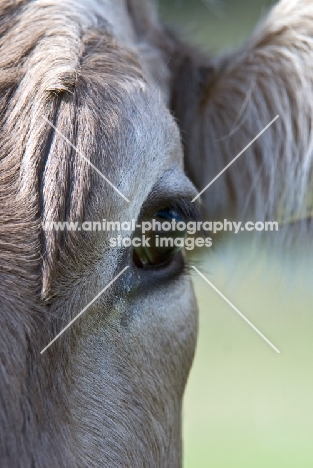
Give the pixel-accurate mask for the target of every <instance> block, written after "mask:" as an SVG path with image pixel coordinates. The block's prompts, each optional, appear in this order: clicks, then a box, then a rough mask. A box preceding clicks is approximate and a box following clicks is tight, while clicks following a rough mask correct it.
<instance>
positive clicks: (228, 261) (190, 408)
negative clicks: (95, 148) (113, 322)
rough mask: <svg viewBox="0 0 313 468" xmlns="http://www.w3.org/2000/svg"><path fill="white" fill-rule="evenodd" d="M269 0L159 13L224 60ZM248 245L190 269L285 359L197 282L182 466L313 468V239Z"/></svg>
mask: <svg viewBox="0 0 313 468" xmlns="http://www.w3.org/2000/svg"><path fill="white" fill-rule="evenodd" d="M270 3H271V2H266V1H250V2H249V1H245V2H244V1H237V0H233V1H224V2H220V1H218V0H215V1H214V0H207V1H205V0H203V1H201V0H193V1H187V0H164V1H163V2H160V13H161V15H162V17H163V18H164V19H165V20H166V21H167V22H168V23H169V24H172V25H174V26H175V27H176V28H177V29H178V30H179V31H180V32H181V34H182V35H183V37H185V38H187V39H189V40H191V41H192V42H194V43H196V44H201V45H202V47H204V48H205V50H207V51H208V52H209V53H218V52H221V51H223V50H229V49H232V48H235V47H236V46H238V45H240V44H241V43H242V42H243V41H244V40H245V39H246V37H247V36H248V35H249V33H250V32H251V31H252V29H253V27H254V25H255V24H256V22H257V21H258V20H259V19H260V18H261V17H262V15H264V14H265V13H266V11H267V9H268V7H269V5H270ZM208 182H209V181H208ZM252 241H253V235H252V234H251V235H250V236H247V235H244V236H243V235H241V234H240V235H238V236H235V235H233V236H229V237H228V238H226V239H224V240H222V241H221V242H220V243H219V244H218V245H217V246H216V247H215V249H214V250H212V251H211V252H210V254H209V255H204V253H203V252H201V253H200V254H199V257H198V258H196V259H195V260H193V259H191V264H196V266H197V267H198V268H199V269H200V270H201V271H202V272H203V273H204V274H205V275H206V276H207V278H208V279H209V280H210V281H211V282H212V283H213V284H214V285H215V286H216V287H217V288H218V289H219V290H220V291H221V292H222V293H223V294H224V295H225V296H226V297H227V298H228V299H229V300H230V301H231V302H232V303H233V304H234V305H235V306H237V308H238V309H239V310H240V311H241V312H242V313H243V314H244V315H246V317H247V318H248V319H250V320H251V322H252V323H253V324H254V325H255V326H256V327H258V328H259V329H260V330H261V331H262V332H263V333H264V335H265V336H266V337H267V338H268V339H269V340H271V341H272V342H273V343H274V344H275V346H276V347H277V348H279V350H280V351H281V353H280V354H277V353H276V352H275V351H274V350H273V349H272V348H271V347H270V346H269V345H268V344H267V343H266V342H265V341H263V340H262V338H260V337H259V336H258V335H257V334H256V332H255V331H254V330H252V329H251V328H250V327H249V326H248V325H247V324H246V323H245V322H244V321H243V320H242V319H241V318H240V317H239V316H238V315H237V314H236V312H234V311H233V310H232V309H231V308H230V306H229V305H228V304H227V303H225V302H224V301H223V299H222V298H220V297H219V296H218V295H217V293H216V292H214V291H213V290H212V289H211V288H210V286H209V285H207V284H206V283H205V282H204V281H203V280H202V279H201V278H199V277H198V276H197V275H196V274H195V275H194V283H195V289H196V294H197V298H198V303H199V308H200V335H199V341H198V346H197V352H196V358H195V362H194V366H193V368H192V371H191V375H190V380H189V383H188V386H187V391H186V396H185V404H184V413H183V419H184V467H185V468H237V467H238V468H312V467H313V363H312V360H313V359H312V358H313V339H312V337H313V267H312V265H313V248H312V241H311V240H310V239H307V241H306V242H305V241H304V240H301V242H300V243H299V244H300V245H298V246H297V247H296V246H293V247H291V248H289V249H288V250H287V248H286V250H285V251H284V252H283V254H278V253H277V251H276V249H274V248H272V249H271V248H269V249H266V248H265V246H264V245H263V244H260V243H259V244H253V243H252ZM194 262H196V263H194Z"/></svg>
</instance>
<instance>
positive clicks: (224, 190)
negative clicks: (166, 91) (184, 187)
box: [172, 0, 313, 222]
mask: <svg viewBox="0 0 313 468" xmlns="http://www.w3.org/2000/svg"><path fill="white" fill-rule="evenodd" d="M205 62H206V64H205ZM172 72H173V80H172V110H173V113H174V115H175V116H176V118H177V120H178V123H179V125H180V127H181V132H182V139H183V142H184V146H185V158H186V171H187V173H188V175H189V176H190V177H191V179H192V180H193V182H194V183H195V184H196V186H197V187H198V188H199V190H201V189H203V188H204V187H205V186H206V185H207V184H208V183H209V182H210V181H211V180H212V179H213V178H214V177H215V176H216V175H217V174H219V172H220V171H222V170H223V169H224V168H225V166H226V165H227V164H228V163H230V161H232V159H233V158H235V156H237V155H238V154H239V153H240V152H241V151H242V150H243V149H244V148H245V147H246V146H247V145H248V144H249V143H250V142H251V141H252V140H253V139H254V138H255V137H256V136H257V135H258V134H259V133H260V132H261V131H262V130H263V129H264V128H265V127H266V126H267V125H268V124H269V123H270V122H271V121H272V120H273V119H274V118H275V117H276V116H277V115H279V118H278V119H277V120H276V121H275V122H273V124H272V125H271V126H270V127H269V128H268V129H267V130H266V131H265V132H264V134H263V135H262V136H260V137H259V138H258V139H257V140H256V141H255V142H254V143H253V144H252V145H251V146H250V147H249V148H248V149H247V150H246V151H245V152H244V153H243V154H242V156H240V157H239V158H238V160H237V161H236V162H235V163H234V164H233V165H232V166H231V167H230V168H229V169H227V171H225V173H224V174H223V175H221V177H219V179H218V180H217V181H216V182H215V183H214V184H213V185H212V186H211V187H210V188H209V189H208V190H206V191H205V192H204V193H203V195H202V197H201V198H202V200H203V201H204V203H205V206H206V209H207V211H208V213H209V215H211V216H217V215H218V216H219V217H221V216H224V215H226V214H230V212H233V211H232V210H233V209H234V210H235V212H236V215H237V216H238V215H241V216H244V215H246V216H247V215H248V214H249V216H252V214H253V215H254V216H253V217H258V219H259V220H262V219H271V220H277V219H279V220H281V221H284V222H289V221H294V220H295V219H297V220H298V219H304V218H308V217H309V215H310V212H311V210H312V200H311V199H312V196H311V197H310V195H309V193H310V190H311V191H312V182H313V158H312V151H313V132H312V128H313V86H312V84H313V78H312V77H313V3H312V2H310V1H308V0H282V1H281V2H279V3H278V4H277V5H276V6H275V7H274V8H273V9H272V10H271V11H270V13H269V15H268V17H267V18H266V19H265V21H263V22H262V23H261V24H260V25H259V26H258V27H257V29H256V31H255V32H254V34H253V35H252V36H251V37H250V38H249V40H248V41H247V42H246V44H245V46H244V47H243V48H242V49H240V50H239V51H237V52H236V53H234V54H232V55H227V56H224V57H222V58H219V59H214V60H210V59H206V60H204V59H203V58H202V57H201V56H199V55H198V54H197V53H196V52H195V51H193V50H190V49H186V47H184V46H183V45H181V44H178V43H177V53H176V62H175V64H174V66H173V70H172ZM310 200H311V201H310Z"/></svg>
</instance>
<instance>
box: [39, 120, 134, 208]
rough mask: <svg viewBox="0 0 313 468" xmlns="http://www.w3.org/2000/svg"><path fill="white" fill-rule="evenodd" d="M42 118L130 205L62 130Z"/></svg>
mask: <svg viewBox="0 0 313 468" xmlns="http://www.w3.org/2000/svg"><path fill="white" fill-rule="evenodd" d="M42 118H43V119H44V120H45V121H46V122H47V123H48V124H49V125H50V127H52V128H53V129H54V130H55V131H56V132H57V133H58V135H60V136H61V137H62V138H63V140H65V141H66V142H67V143H68V144H69V145H70V146H71V147H72V148H73V149H74V150H75V151H76V153H77V154H79V156H81V157H82V158H83V159H84V160H85V161H86V162H87V163H88V164H90V166H91V167H92V168H93V169H94V170H95V171H96V172H97V173H98V174H99V175H100V176H101V177H102V178H103V179H104V180H105V181H106V182H107V183H108V184H109V185H111V187H112V188H113V189H114V190H115V191H116V192H117V193H118V194H119V195H120V196H121V197H123V198H124V200H125V201H127V202H128V203H129V202H130V201H129V200H128V198H126V197H125V195H123V194H122V192H120V190H119V189H118V188H117V187H116V186H115V185H114V184H112V182H111V181H110V180H109V179H107V178H106V177H105V175H104V174H102V172H101V171H99V169H98V168H97V167H96V166H94V165H93V164H92V162H91V161H90V160H89V159H88V158H86V156H84V155H83V153H81V152H80V151H79V150H78V149H77V148H76V146H75V145H73V143H71V142H70V140H69V139H68V138H66V136H64V135H63V133H62V132H60V130H58V129H57V128H56V127H55V126H54V125H53V123H52V122H50V120H49V119H47V118H46V117H44V116H43V117H42Z"/></svg>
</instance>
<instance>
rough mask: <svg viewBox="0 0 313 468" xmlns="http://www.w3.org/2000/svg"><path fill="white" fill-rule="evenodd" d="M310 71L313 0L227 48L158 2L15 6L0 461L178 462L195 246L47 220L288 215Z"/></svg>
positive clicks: (6, 125)
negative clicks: (174, 23) (116, 243)
mask: <svg viewBox="0 0 313 468" xmlns="http://www.w3.org/2000/svg"><path fill="white" fill-rule="evenodd" d="M312 68H313V3H312V2H311V1H309V0H282V1H280V2H279V3H278V4H277V5H275V6H274V7H273V8H272V10H271V11H270V12H269V14H268V16H267V17H266V18H265V19H264V20H263V21H262V22H261V23H260V24H259V25H258V26H257V28H256V30H255V31H254V32H253V34H252V35H251V37H250V38H249V39H248V40H247V42H246V43H245V44H244V45H243V46H242V47H241V48H240V49H239V50H238V51H236V52H234V53H232V54H225V55H223V56H222V57H218V58H214V57H207V56H206V55H205V54H203V52H201V51H199V50H197V49H196V48H194V47H193V46H191V45H189V44H186V43H185V42H184V41H182V40H181V39H180V38H179V37H178V36H177V34H176V33H173V32H172V31H171V30H169V29H168V28H167V27H165V26H164V25H163V24H162V22H161V21H160V20H159V18H158V15H157V9H156V7H155V5H154V4H153V3H151V2H149V1H148V0H81V1H79V0H67V1H64V0H32V1H28V0H2V1H0V128H1V132H0V168H1V170H0V214H1V225H0V258H1V263H0V297H1V328H0V341H1V347H0V356H1V360H0V434H1V437H0V460H1V463H0V464H1V467H3V468H19V467H21V468H22V467H23V468H28V467H29V468H37V467H38V468H48V467H66V468H68V467H86V466H88V467H119V468H122V467H123V468H125V467H129V468H137V467H138V468H139V467H145V468H146V467H149V468H152V467H158V468H178V467H180V466H181V465H182V442H181V407H182V398H183V393H184V388H185V385H186V381H187V378H188V373H189V370H190V367H191V364H192V361H193V356H194V350H195V345H196V337H197V305H196V300H195V296H194V292H193V288H192V284H191V279H190V274H189V270H188V266H187V262H186V258H185V254H184V252H183V250H179V251H178V250H177V249H174V250H172V249H170V248H169V249H165V250H163V251H162V252H160V251H156V250H155V248H154V247H153V246H152V248H151V250H149V249H148V250H147V249H146V250H142V249H141V250H140V249H135V248H131V247H130V248H127V247H123V246H120V247H114V248H112V247H110V244H109V240H110V233H109V232H108V231H107V230H102V231H97V232H89V231H84V232H78V231H75V232H69V231H60V230H59V231H57V230H55V229H52V230H45V229H43V225H44V223H47V222H50V221H55V220H57V221H59V220H61V221H72V220H76V221H80V222H83V221H84V220H111V221H115V222H121V223H122V222H124V221H127V220H132V219H134V220H136V221H138V222H140V221H149V220H151V219H152V218H153V217H154V216H155V215H156V214H157V215H158V216H159V217H163V218H164V217H165V218H166V219H170V220H173V219H175V220H180V221H183V220H185V221H186V222H187V221H195V220H198V219H199V212H202V213H204V212H205V213H206V216H209V217H210V218H214V217H216V216H220V217H224V216H228V215H229V216H244V215H245V216H248V215H249V216H254V217H255V218H258V219H277V218H278V217H279V216H281V215H282V214H283V217H284V218H285V220H287V221H288V219H292V217H294V216H296V215H297V214H298V213H302V212H303V207H304V205H305V204H306V203H307V202H306V194H307V193H308V192H309V189H310V180H311V179H312V144H313V138H312V116H313V112H312V110H313V93H312V80H313V78H312V77H313V70H312ZM276 116H279V118H277V119H276V120H275V122H273V124H272V125H271V126H270V127H269V128H268V129H267V130H266V132H265V133H264V134H263V135H262V136H260V138H259V139H258V140H257V141H255V142H254V144H252V145H251V146H250V147H249V148H247V150H246V153H245V155H244V157H243V158H242V159H239V160H237V161H236V162H235V163H234V164H232V165H231V166H230V167H229V169H228V170H227V171H226V172H225V173H224V174H223V175H222V176H221V177H219V179H218V180H217V181H216V183H215V184H213V185H212V187H211V188H210V190H206V191H204V192H203V193H202V195H201V197H200V200H201V206H200V207H199V204H198V201H199V198H198V200H197V201H193V200H194V199H195V198H197V195H198V193H199V190H202V189H203V188H205V187H206V185H207V184H208V183H209V182H210V180H211V179H213V178H214V177H215V176H216V174H218V173H220V171H222V170H223V168H224V167H225V166H227V165H228V164H229V163H230V162H231V160H232V159H233V158H234V157H235V156H236V155H237V154H239V152H240V151H241V150H242V149H243V148H244V147H245V146H246V145H248V144H249V143H250V142H251V140H252V139H254V138H255V137H256V135H258V134H259V133H260V132H261V131H262V130H263V129H264V128H265V127H266V126H267V125H268V124H269V123H270V122H272V121H273V119H275V118H276ZM304 224H305V225H306V223H304ZM173 235H174V234H173ZM100 292H103V293H102V294H99V293H100ZM94 299H96V300H94ZM87 305H90V306H89V307H88V310H86V311H85V313H84V314H83V315H81V316H80V317H79V318H78V319H77V320H76V321H75V323H73V324H72V326H71V327H68V328H67V329H66V330H65V331H64V333H62V334H61V335H60V336H59V337H58V339H56V340H55V341H54V342H53V343H52V344H51V346H49V347H48V348H47V345H48V344H49V343H51V341H52V340H53V339H54V338H55V337H57V336H58V335H59V334H60V332H61V330H63V329H64V327H66V326H67V325H68V324H70V323H71V321H73V320H74V319H75V317H77V314H78V313H79V312H80V311H84V309H85V308H86V307H87ZM42 350H45V352H41V351H42Z"/></svg>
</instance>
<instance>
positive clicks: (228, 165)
mask: <svg viewBox="0 0 313 468" xmlns="http://www.w3.org/2000/svg"><path fill="white" fill-rule="evenodd" d="M278 118H279V115H276V117H275V119H273V120H272V121H271V122H270V123H269V124H268V125H266V127H265V128H263V130H262V132H260V133H259V134H258V135H257V136H256V137H255V138H253V140H252V141H250V143H249V144H248V145H247V146H246V147H245V148H244V149H243V150H242V151H241V152H240V153H239V154H237V156H236V157H235V158H234V159H233V160H232V161H231V162H230V163H229V164H227V166H226V167H224V169H223V170H222V171H221V172H220V173H219V174H217V176H216V177H214V179H213V180H211V182H210V183H209V184H208V185H206V186H205V187H204V189H203V190H201V192H200V193H198V195H197V196H196V197H195V198H194V199H193V200H191V201H192V203H193V202H195V201H196V200H197V199H198V198H199V197H200V196H201V195H202V194H203V192H205V191H206V190H207V189H208V188H209V187H210V186H211V185H212V184H214V182H215V181H216V180H217V179H218V178H219V177H220V176H221V175H222V174H223V173H224V172H225V171H226V170H227V169H228V168H229V167H230V166H231V165H232V164H233V163H234V162H235V161H236V160H237V159H238V158H239V157H240V156H241V155H242V154H243V153H244V152H245V151H246V150H247V149H248V148H249V147H250V146H251V145H252V144H253V143H254V142H255V141H256V140H257V139H258V138H259V137H260V136H261V135H262V134H263V133H264V132H265V131H266V130H267V129H268V128H269V127H270V126H271V125H272V124H273V123H274V122H275V120H277V119H278Z"/></svg>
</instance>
